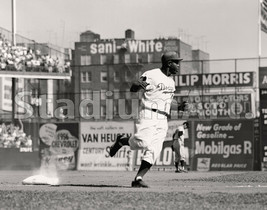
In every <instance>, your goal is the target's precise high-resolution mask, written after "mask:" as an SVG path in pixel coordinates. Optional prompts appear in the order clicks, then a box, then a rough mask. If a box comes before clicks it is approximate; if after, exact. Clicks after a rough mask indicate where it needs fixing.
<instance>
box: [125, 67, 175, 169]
mask: <svg viewBox="0 0 267 210" xmlns="http://www.w3.org/2000/svg"><path fill="white" fill-rule="evenodd" d="M142 77H146V82H147V83H149V85H148V86H147V87H146V91H145V92H144V93H143V96H142V100H141V106H140V112H139V117H138V121H137V123H136V133H135V134H134V135H133V136H132V137H131V138H130V139H129V145H130V148H131V149H133V150H138V149H144V150H145V151H144V155H143V160H145V161H146V162H148V163H150V164H154V162H155V160H156V158H157V157H158V156H159V155H160V152H161V149H162V144H163V142H164V140H165V137H166V135H167V130H168V122H167V115H168V114H169V113H170V105H171V101H172V99H173V95H174V91H175V83H174V80H173V79H172V77H168V76H166V75H165V74H164V73H162V71H161V70H160V69H159V68H156V69H152V70H149V71H146V72H145V73H144V74H143V75H142Z"/></svg>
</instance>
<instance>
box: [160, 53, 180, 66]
mask: <svg viewBox="0 0 267 210" xmlns="http://www.w3.org/2000/svg"><path fill="white" fill-rule="evenodd" d="M181 60H183V59H182V58H179V56H178V54H177V53H176V52H174V51H168V52H165V53H164V54H163V55H162V56H161V61H162V63H165V62H168V61H181Z"/></svg>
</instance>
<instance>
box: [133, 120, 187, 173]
mask: <svg viewBox="0 0 267 210" xmlns="http://www.w3.org/2000/svg"><path fill="white" fill-rule="evenodd" d="M184 122H186V121H184V120H183V121H182V120H171V121H169V122H168V131H167V135H166V138H165V141H164V142H163V145H162V150H161V153H160V155H159V157H158V158H157V159H156V161H155V164H154V165H153V169H159V168H164V169H166V168H173V169H174V152H173V151H172V148H171V146H172V136H173V134H174V132H175V131H176V129H178V126H179V125H182V124H183V123H184ZM190 125H191V124H190V122H189V129H190ZM189 133H190V132H189V130H188V129H186V130H185V134H184V136H185V140H184V143H185V157H186V161H185V162H186V165H187V166H188V165H190V155H189V154H190V153H191V150H192V146H191V145H192V141H191V140H190V138H189ZM143 153H144V151H143V150H137V151H136V152H135V153H134V154H135V155H134V168H138V167H139V166H140V164H141V161H142V157H143Z"/></svg>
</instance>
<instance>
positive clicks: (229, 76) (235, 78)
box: [174, 72, 253, 87]
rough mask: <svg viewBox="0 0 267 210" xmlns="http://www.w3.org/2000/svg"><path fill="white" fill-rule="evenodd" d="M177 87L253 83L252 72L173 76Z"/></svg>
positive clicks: (250, 84) (236, 85)
mask: <svg viewBox="0 0 267 210" xmlns="http://www.w3.org/2000/svg"><path fill="white" fill-rule="evenodd" d="M174 80H175V86H177V87H202V86H212V87H216V86H217V87H220V86H227V87H232V86H234V87H238V86H239V87H240V86H252V85H253V72H231V73H213V74H185V75H176V76H175V77H174Z"/></svg>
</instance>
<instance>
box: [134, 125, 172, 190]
mask: <svg viewBox="0 0 267 210" xmlns="http://www.w3.org/2000/svg"><path fill="white" fill-rule="evenodd" d="M154 123H155V121H154ZM149 129H150V131H151V132H150V141H145V142H146V143H148V142H149V144H148V145H147V146H146V148H147V149H146V150H145V152H144V155H143V160H142V162H141V165H140V168H139V170H138V172H137V174H136V177H135V180H134V181H133V182H132V187H148V185H147V184H145V182H144V181H143V177H144V176H145V175H146V173H147V172H148V171H149V170H150V168H151V166H152V165H153V163H154V162H155V160H156V159H157V158H158V157H159V155H160V152H161V149H162V144H163V141H164V140H165V137H166V134H167V121H166V122H164V121H159V122H156V124H155V126H151V127H150V128H149ZM131 143H132V141H131V140H130V145H131Z"/></svg>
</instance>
